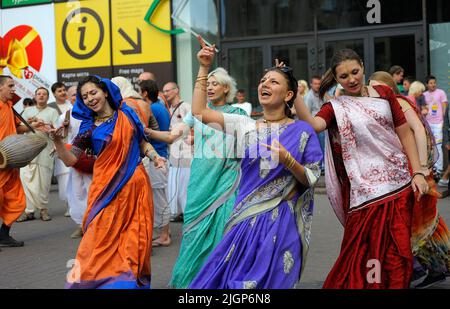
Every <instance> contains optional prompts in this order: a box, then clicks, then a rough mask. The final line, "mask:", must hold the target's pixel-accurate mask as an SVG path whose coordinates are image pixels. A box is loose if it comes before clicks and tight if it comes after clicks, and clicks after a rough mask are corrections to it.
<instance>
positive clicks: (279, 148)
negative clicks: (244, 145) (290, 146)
mask: <svg viewBox="0 0 450 309" xmlns="http://www.w3.org/2000/svg"><path fill="white" fill-rule="evenodd" d="M261 145H262V146H265V147H267V149H269V150H270V156H271V158H272V161H274V162H280V163H282V164H283V165H286V163H287V162H286V161H287V158H288V157H289V155H290V152H289V151H287V150H286V148H284V146H283V145H282V144H281V143H280V142H279V141H278V140H276V139H274V140H273V141H272V144H271V145H267V144H264V143H261Z"/></svg>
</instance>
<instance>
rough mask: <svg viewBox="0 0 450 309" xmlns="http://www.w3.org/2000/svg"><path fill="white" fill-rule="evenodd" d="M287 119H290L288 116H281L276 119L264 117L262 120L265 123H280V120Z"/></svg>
mask: <svg viewBox="0 0 450 309" xmlns="http://www.w3.org/2000/svg"><path fill="white" fill-rule="evenodd" d="M285 119H288V117H286V116H283V118H280V119H274V120H269V119H265V118H263V120H262V122H264V123H278V122H280V121H281V120H285ZM286 121H287V120H286ZM286 121H284V122H283V124H284V123H286Z"/></svg>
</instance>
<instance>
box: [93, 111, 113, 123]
mask: <svg viewBox="0 0 450 309" xmlns="http://www.w3.org/2000/svg"><path fill="white" fill-rule="evenodd" d="M112 116H114V113H112V114H111V115H106V116H101V117H100V116H95V117H94V119H95V122H106V121H108V120H109V119H111V118H112Z"/></svg>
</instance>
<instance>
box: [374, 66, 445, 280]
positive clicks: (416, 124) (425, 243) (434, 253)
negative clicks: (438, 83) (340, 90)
mask: <svg viewBox="0 0 450 309" xmlns="http://www.w3.org/2000/svg"><path fill="white" fill-rule="evenodd" d="M377 84H384V85H386V86H388V87H390V88H391V89H392V91H393V92H394V93H395V96H396V97H397V100H398V102H399V103H400V106H401V108H402V110H403V112H404V114H405V117H406V120H407V122H408V124H409V126H410V127H411V129H412V130H413V131H414V136H415V139H416V144H417V150H418V152H419V158H420V166H421V169H422V172H423V173H424V174H425V175H426V176H427V181H428V183H429V184H430V185H431V186H432V187H433V190H431V192H430V193H429V194H427V195H425V196H423V197H422V198H421V199H420V201H415V203H414V209H413V216H412V229H411V247H412V252H413V254H414V258H415V261H414V276H413V278H415V279H419V278H421V277H423V276H425V275H426V274H427V273H426V272H425V271H424V269H425V270H427V271H428V276H427V277H425V278H424V280H423V281H422V282H421V283H419V284H418V285H416V286H415V287H416V288H425V287H428V286H431V285H432V284H435V283H438V282H440V281H445V279H446V273H447V274H448V273H449V271H450V232H449V230H448V228H447V225H446V224H445V221H444V219H443V218H442V216H440V215H439V212H438V209H437V202H438V196H439V194H436V193H437V192H436V184H435V183H434V175H433V172H432V168H433V165H434V164H435V163H436V161H437V155H438V151H437V149H436V143H435V141H434V136H433V132H432V131H431V128H430V127H429V125H428V123H427V120H426V119H425V117H424V116H423V115H422V113H421V112H420V111H419V107H418V106H417V105H416V104H415V103H414V102H412V101H411V100H409V99H408V98H407V97H405V96H403V95H401V94H400V91H399V90H398V88H397V86H396V84H395V81H394V79H393V78H392V76H391V75H390V74H389V73H387V72H375V73H374V74H372V76H371V77H370V85H377ZM416 261H417V262H416Z"/></svg>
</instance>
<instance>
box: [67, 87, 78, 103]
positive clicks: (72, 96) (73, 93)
mask: <svg viewBox="0 0 450 309" xmlns="http://www.w3.org/2000/svg"><path fill="white" fill-rule="evenodd" d="M67 96H68V97H69V100H70V102H71V103H72V105H73V104H75V101H76V99H77V86H71V87H69V89H67Z"/></svg>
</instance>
